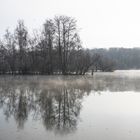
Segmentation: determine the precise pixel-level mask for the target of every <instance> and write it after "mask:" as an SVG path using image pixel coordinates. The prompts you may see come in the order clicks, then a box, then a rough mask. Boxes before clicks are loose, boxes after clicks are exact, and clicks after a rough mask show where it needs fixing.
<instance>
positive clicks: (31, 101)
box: [0, 74, 140, 134]
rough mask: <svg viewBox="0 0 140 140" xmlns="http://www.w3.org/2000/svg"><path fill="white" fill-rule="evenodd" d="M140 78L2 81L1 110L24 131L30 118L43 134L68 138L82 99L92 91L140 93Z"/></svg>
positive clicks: (76, 122)
mask: <svg viewBox="0 0 140 140" xmlns="http://www.w3.org/2000/svg"><path fill="white" fill-rule="evenodd" d="M139 84H140V76H139V77H137V78H135V77H129V76H127V77H124V76H121V75H117V76H116V75H115V74H114V75H113V74H103V75H101V74H99V75H98V74H96V75H94V77H88V78H87V77H78V76H77V77H72V76H71V77H67V76H66V77H57V76H54V77H48V76H47V77H46V76H42V77H41V76H37V77H36V76H29V77H28V76H27V77H26V76H24V77H18V76H16V77H9V76H7V77H1V80H0V108H1V109H3V112H4V114H5V118H6V120H9V118H11V117H13V118H14V120H15V121H16V123H17V127H18V128H24V124H25V122H26V121H27V120H28V118H29V117H32V119H33V120H38V119H39V120H40V119H41V121H42V124H43V125H44V126H45V128H46V130H50V131H54V132H56V133H59V134H67V133H70V132H73V131H75V130H76V127H77V124H78V120H79V114H80V111H81V107H82V99H83V97H84V96H85V95H89V93H90V92H91V90H92V92H93V91H94V92H95V93H100V92H101V91H108V90H109V91H111V92H112V93H113V92H114V91H115V92H116V91H140V86H139Z"/></svg>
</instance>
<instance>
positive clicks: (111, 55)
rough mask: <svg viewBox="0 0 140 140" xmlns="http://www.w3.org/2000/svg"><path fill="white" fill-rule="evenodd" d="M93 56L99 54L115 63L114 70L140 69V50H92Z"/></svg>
mask: <svg viewBox="0 0 140 140" xmlns="http://www.w3.org/2000/svg"><path fill="white" fill-rule="evenodd" d="M90 52H91V54H92V55H93V54H99V55H100V56H101V57H105V58H108V59H109V60H112V61H113V62H114V66H115V67H114V68H115V69H120V70H128V69H140V48H110V49H103V48H101V49H92V50H91V51H90Z"/></svg>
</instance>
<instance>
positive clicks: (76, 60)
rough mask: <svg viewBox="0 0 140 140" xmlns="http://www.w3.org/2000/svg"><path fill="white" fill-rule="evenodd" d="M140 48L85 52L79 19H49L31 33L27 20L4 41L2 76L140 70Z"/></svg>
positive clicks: (0, 62)
mask: <svg viewBox="0 0 140 140" xmlns="http://www.w3.org/2000/svg"><path fill="white" fill-rule="evenodd" d="M139 60H140V49H122V48H120V49H117V48H113V49H109V50H106V49H92V50H89V49H84V48H83V46H82V43H81V40H80V36H79V34H78V28H77V25H76V20H75V19H74V18H72V17H68V16H55V17H54V18H53V19H47V20H46V21H45V22H44V24H43V25H42V29H41V30H34V31H33V33H32V34H29V32H28V29H27V27H26V26H25V24H24V21H23V20H19V21H18V23H17V26H16V28H15V30H14V31H13V32H12V33H11V32H10V31H9V30H8V29H7V30H6V32H5V35H4V36H3V38H2V39H0V74H45V75H53V74H63V75H70V74H72V75H73V74H75V75H84V74H85V73H86V72H88V71H91V74H93V72H94V71H98V70H100V71H114V70H115V69H134V68H135V69H138V68H140V61H139Z"/></svg>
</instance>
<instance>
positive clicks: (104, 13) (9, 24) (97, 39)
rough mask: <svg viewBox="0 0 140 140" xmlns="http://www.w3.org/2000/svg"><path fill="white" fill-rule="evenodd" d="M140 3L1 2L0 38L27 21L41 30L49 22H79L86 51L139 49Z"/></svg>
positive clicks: (126, 0)
mask: <svg viewBox="0 0 140 140" xmlns="http://www.w3.org/2000/svg"><path fill="white" fill-rule="evenodd" d="M139 7H140V1H139V0H0V19H1V20H0V36H2V35H3V34H4V33H5V29H6V28H10V29H13V28H15V26H16V24H17V20H19V19H24V20H25V24H26V26H27V27H28V29H30V31H31V29H34V28H38V29H40V28H41V26H42V24H43V22H44V21H45V19H47V18H53V17H54V16H55V15H67V16H72V17H75V18H76V19H77V25H78V28H79V34H80V36H81V40H82V42H83V46H84V47H88V48H100V47H105V48H108V47H140V8H139Z"/></svg>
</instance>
